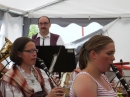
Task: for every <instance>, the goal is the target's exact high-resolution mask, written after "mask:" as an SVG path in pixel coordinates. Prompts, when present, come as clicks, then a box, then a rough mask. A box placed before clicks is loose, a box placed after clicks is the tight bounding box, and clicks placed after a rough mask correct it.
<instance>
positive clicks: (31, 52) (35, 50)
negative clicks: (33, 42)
mask: <svg viewBox="0 0 130 97" xmlns="http://www.w3.org/2000/svg"><path fill="white" fill-rule="evenodd" d="M22 52H27V53H30V54H33V53H34V52H38V49H32V50H23V51H22Z"/></svg>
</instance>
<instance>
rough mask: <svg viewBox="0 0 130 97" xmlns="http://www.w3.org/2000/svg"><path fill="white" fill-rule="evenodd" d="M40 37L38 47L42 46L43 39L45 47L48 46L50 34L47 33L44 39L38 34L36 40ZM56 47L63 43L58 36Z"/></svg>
mask: <svg viewBox="0 0 130 97" xmlns="http://www.w3.org/2000/svg"><path fill="white" fill-rule="evenodd" d="M38 37H40V46H42V44H43V39H44V45H45V46H50V33H48V35H47V36H46V37H44V38H43V37H42V36H41V34H40V33H38V34H37V38H38ZM56 45H64V42H63V40H62V38H61V36H60V35H59V38H58V40H57V42H56Z"/></svg>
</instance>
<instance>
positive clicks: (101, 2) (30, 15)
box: [0, 0, 130, 61]
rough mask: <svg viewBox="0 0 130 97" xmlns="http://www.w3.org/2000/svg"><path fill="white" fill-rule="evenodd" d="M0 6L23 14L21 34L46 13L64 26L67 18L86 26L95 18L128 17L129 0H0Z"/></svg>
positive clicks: (26, 31) (70, 21)
mask: <svg viewBox="0 0 130 97" xmlns="http://www.w3.org/2000/svg"><path fill="white" fill-rule="evenodd" d="M0 9H1V10H4V11H6V12H12V13H16V14H18V15H20V16H21V17H24V18H23V24H24V27H23V36H27V35H28V30H29V25H30V24H32V23H35V24H36V23H37V18H39V17H40V16H43V15H45V16H48V17H50V18H51V21H52V22H57V21H58V22H59V23H61V22H62V23H63V25H65V26H66V25H67V23H68V22H69V23H72V22H73V23H79V25H80V23H81V26H84V25H85V26H86V24H89V23H90V22H92V21H95V20H96V21H99V22H101V23H102V22H103V23H102V25H103V26H105V25H106V24H108V23H109V22H111V21H113V20H115V18H118V17H121V18H129V17H130V10H129V9H130V1H129V0H113V1H111V0H98V1H95V0H38V1H37V0H33V1H32V0H21V1H20V0H0ZM56 20H57V21H56ZM64 23H66V24H64ZM69 23H68V24H69ZM122 26H125V25H122ZM120 33H121V32H120ZM112 37H116V36H112ZM124 37H125V36H123V35H122V38H124ZM123 40H125V38H124V39H123ZM118 52H119V51H118ZM127 57H128V56H127ZM118 61H119V59H118ZM126 61H128V59H127V60H126Z"/></svg>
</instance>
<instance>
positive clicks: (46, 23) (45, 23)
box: [38, 22, 49, 26]
mask: <svg viewBox="0 0 130 97" xmlns="http://www.w3.org/2000/svg"><path fill="white" fill-rule="evenodd" d="M48 24H49V23H48V22H44V23H42V22H41V23H38V25H40V26H42V25H44V26H47V25H48Z"/></svg>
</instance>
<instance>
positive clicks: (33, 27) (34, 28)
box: [28, 24, 39, 38]
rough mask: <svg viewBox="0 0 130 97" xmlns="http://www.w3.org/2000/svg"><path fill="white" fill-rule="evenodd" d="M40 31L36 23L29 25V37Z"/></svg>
mask: <svg viewBox="0 0 130 97" xmlns="http://www.w3.org/2000/svg"><path fill="white" fill-rule="evenodd" d="M38 32H39V29H38V26H37V25H35V24H32V25H30V27H29V34H28V37H29V38H30V37H32V36H33V35H35V34H36V33H38Z"/></svg>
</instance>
